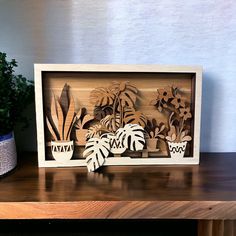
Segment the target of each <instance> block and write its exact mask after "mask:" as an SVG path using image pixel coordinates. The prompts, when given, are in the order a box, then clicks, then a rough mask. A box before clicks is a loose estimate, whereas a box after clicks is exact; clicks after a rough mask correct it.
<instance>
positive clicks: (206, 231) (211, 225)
mask: <svg viewBox="0 0 236 236" xmlns="http://www.w3.org/2000/svg"><path fill="white" fill-rule="evenodd" d="M234 225H235V221H234V220H199V221H198V236H235V235H236V234H235V233H236V232H235V229H234Z"/></svg>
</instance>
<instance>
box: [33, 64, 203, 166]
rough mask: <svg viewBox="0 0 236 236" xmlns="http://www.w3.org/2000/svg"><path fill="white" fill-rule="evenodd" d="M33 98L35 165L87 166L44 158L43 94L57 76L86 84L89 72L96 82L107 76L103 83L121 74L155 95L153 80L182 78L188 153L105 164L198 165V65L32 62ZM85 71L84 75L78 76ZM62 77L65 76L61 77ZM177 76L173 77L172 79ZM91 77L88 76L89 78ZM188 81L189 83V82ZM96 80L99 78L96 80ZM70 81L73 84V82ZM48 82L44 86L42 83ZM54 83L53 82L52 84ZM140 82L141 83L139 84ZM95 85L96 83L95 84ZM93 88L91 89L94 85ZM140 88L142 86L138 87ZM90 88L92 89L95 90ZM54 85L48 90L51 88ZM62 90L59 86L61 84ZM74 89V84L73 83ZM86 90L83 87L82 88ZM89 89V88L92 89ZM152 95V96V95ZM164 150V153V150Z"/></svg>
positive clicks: (81, 161) (118, 159) (110, 159)
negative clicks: (187, 101) (186, 93)
mask: <svg viewBox="0 0 236 236" xmlns="http://www.w3.org/2000/svg"><path fill="white" fill-rule="evenodd" d="M34 71H35V101H36V119H37V144H38V165H39V167H69V166H86V162H85V159H82V158H78V159H73V158H72V159H71V160H69V161H68V162H67V163H64V164H62V163H60V162H57V161H56V160H53V159H47V151H46V146H47V141H46V135H45V132H46V131H45V130H46V125H45V110H46V108H45V101H44V99H45V96H44V93H46V92H45V91H46V90H50V86H51V85H52V86H54V87H55V84H57V83H56V82H55V83H53V79H54V78H59V79H60V81H61V83H69V82H70V81H72V80H73V81H74V82H75V84H76V81H77V82H78V81H79V80H81V81H82V82H83V83H86V78H87V79H88V77H89V75H91V76H92V77H93V78H95V77H96V79H97V77H98V78H100V79H99V81H102V80H103V77H104V78H106V81H105V80H104V83H105V82H107V81H108V80H109V76H110V77H111V78H110V80H111V82H112V80H114V79H118V80H119V78H120V77H119V76H120V75H121V77H122V79H123V80H126V81H129V80H131V82H134V83H135V82H137V81H139V82H137V83H139V84H141V85H143V86H144V87H145V88H144V89H145V91H146V92H147V91H149V90H150V94H154V92H155V91H156V90H157V89H156V87H155V83H158V81H159V83H163V87H165V86H167V84H168V81H172V82H170V84H169V85H170V86H172V85H173V83H175V82H173V81H178V83H177V82H176V83H177V86H181V78H182V77H183V78H184V81H186V84H188V86H190V87H191V88H190V90H191V91H190V97H191V106H192V117H193V118H192V126H191V129H192V131H191V133H192V141H191V142H192V144H191V145H190V146H191V147H189V155H188V156H185V157H184V158H176V159H174V158H172V157H171V158H170V157H167V156H162V155H157V156H156V157H155V156H152V157H150V158H149V157H141V158H140V157H139V158H136V157H130V156H122V157H108V158H107V159H106V160H105V163H104V166H109V165H169V164H177V165H178V164H179V165H183V164H199V154H200V117H201V97H202V68H201V67H200V66H167V65H105V64H100V65H97V64H35V67H34ZM84 74H86V76H85V77H83V76H81V75H84ZM63 76H64V78H63ZM175 77H176V80H175ZM89 79H90V78H89ZM188 80H189V81H190V82H188ZM96 81H98V80H96ZM74 82H73V83H74ZM45 83H46V84H47V86H49V87H47V88H45V86H44V84H45ZM53 84H54V85H53ZM141 85H140V86H141ZM95 87H96V86H95ZM95 87H94V88H95ZM141 87H142V86H141ZM94 88H93V89H94ZM53 89H54V88H53V87H52V88H51V90H52V91H53ZM60 89H62V87H60ZM72 89H73V85H72ZM84 89H85V88H84ZM91 89H92V88H91ZM187 89H188V88H186V90H187ZM150 96H152V95H150ZM154 98H155V97H154ZM163 153H164V152H163Z"/></svg>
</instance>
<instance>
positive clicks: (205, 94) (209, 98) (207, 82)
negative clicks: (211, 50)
mask: <svg viewBox="0 0 236 236" xmlns="http://www.w3.org/2000/svg"><path fill="white" fill-rule="evenodd" d="M202 82H203V84H202V111H201V146H200V148H201V152H207V151H209V147H211V146H212V144H211V142H212V139H213V138H214V137H212V134H214V132H213V131H212V129H214V127H213V126H212V124H213V123H214V122H213V119H214V117H213V107H214V100H215V97H216V91H215V88H216V87H215V83H214V78H213V76H212V75H211V74H210V73H205V72H204V73H203V81H202Z"/></svg>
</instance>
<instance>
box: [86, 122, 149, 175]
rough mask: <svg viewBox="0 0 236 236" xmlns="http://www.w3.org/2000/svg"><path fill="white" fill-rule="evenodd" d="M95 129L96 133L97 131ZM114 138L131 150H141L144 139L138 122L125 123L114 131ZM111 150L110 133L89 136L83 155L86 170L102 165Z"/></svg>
mask: <svg viewBox="0 0 236 236" xmlns="http://www.w3.org/2000/svg"><path fill="white" fill-rule="evenodd" d="M98 132H99V131H97V132H96V133H98ZM115 136H116V139H117V140H118V141H119V142H120V143H121V145H122V146H123V147H125V150H126V149H129V150H131V151H141V150H143V147H144V144H145V139H144V129H143V127H141V126H140V125H138V124H126V125H125V126H124V128H119V129H118V130H117V131H116V133H115ZM111 150H112V146H111V136H110V133H104V134H102V135H101V137H100V138H97V137H92V138H90V139H89V140H88V141H87V143H86V145H85V151H84V152H83V157H85V158H86V163H87V168H88V171H89V172H90V171H95V170H96V169H98V168H99V167H100V166H102V165H103V164H104V163H105V161H106V158H108V156H109V153H110V152H111Z"/></svg>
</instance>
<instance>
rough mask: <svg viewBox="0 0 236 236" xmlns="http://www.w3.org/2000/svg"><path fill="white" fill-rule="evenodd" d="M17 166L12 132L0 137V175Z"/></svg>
mask: <svg viewBox="0 0 236 236" xmlns="http://www.w3.org/2000/svg"><path fill="white" fill-rule="evenodd" d="M16 165H17V154H16V145H15V138H14V134H13V132H11V133H9V134H7V135H3V136H0V175H3V174H6V173H7V172H9V171H11V170H12V169H14V168H15V167H16Z"/></svg>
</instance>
